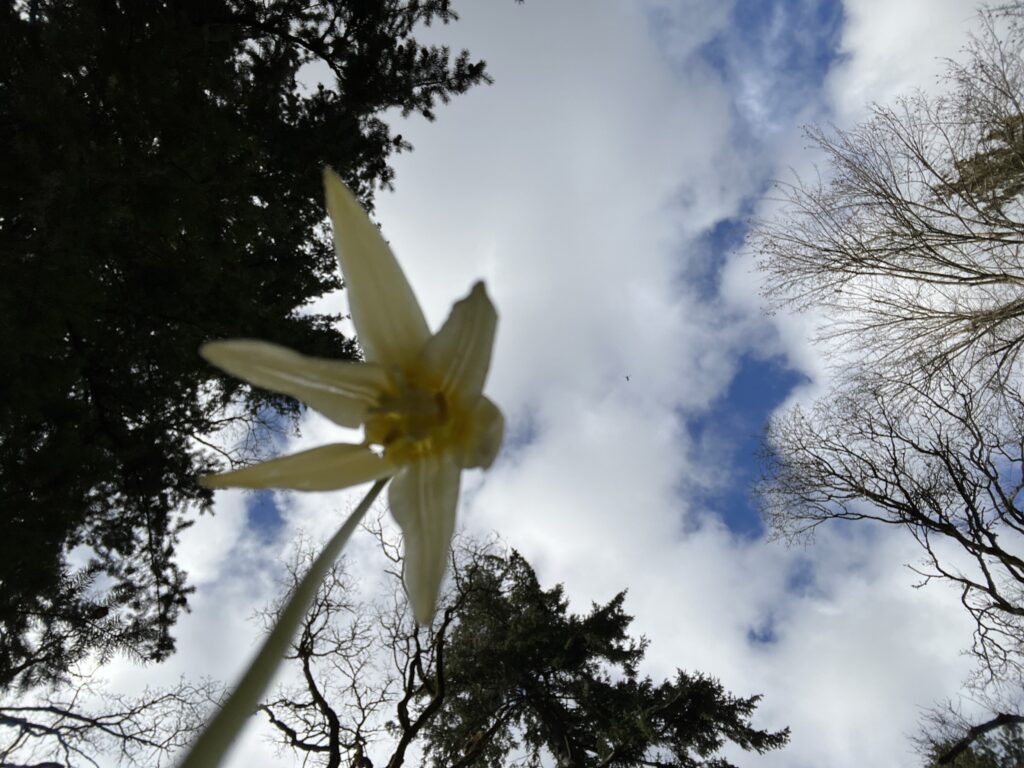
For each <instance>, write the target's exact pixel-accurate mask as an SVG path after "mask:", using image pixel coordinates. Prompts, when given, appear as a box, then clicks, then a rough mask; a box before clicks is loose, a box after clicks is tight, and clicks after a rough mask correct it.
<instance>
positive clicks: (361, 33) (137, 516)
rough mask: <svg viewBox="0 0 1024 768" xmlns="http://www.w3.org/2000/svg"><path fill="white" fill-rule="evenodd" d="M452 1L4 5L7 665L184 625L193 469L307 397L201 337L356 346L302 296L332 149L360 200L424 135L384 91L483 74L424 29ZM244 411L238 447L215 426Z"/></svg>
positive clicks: (29, 664)
mask: <svg viewBox="0 0 1024 768" xmlns="http://www.w3.org/2000/svg"><path fill="white" fill-rule="evenodd" d="M455 18H456V16H455V14H454V12H453V11H452V9H451V7H450V4H449V3H448V2H447V0H422V1H421V0H410V1H409V2H400V1H399V0H328V1H327V2H311V1H310V0H282V1H281V2H275V3H272V4H267V3H263V2H259V1H258V0H213V1H211V2H205V1H198V0H161V1H157V2H141V3H120V2H116V0H74V2H64V1H63V0H62V1H61V2H57V1H56V0H31V1H30V2H17V1H16V0H8V1H7V2H5V3H3V4H2V6H0V167H3V168H4V174H3V181H2V182H0V253H2V255H3V263H4V267H5V273H4V280H3V281H2V283H0V334H2V338H3V342H4V350H5V354H6V361H7V362H6V372H7V373H6V375H5V376H3V377H0V504H2V525H3V531H4V535H3V536H2V537H0V688H2V687H6V686H9V685H11V684H12V683H13V682H15V680H18V681H19V682H20V683H21V684H24V685H31V684H33V683H35V682H39V681H45V680H52V679H55V678H58V677H60V675H61V674H62V673H63V670H65V669H67V667H68V665H69V664H71V663H72V662H74V661H75V660H76V659H78V658H81V657H82V656H83V655H84V654H86V653H88V652H90V651H98V652H100V653H110V652H113V651H114V650H118V649H120V650H126V651H130V652H132V653H135V654H137V655H139V656H141V657H144V658H150V659H159V658H162V657H164V656H166V655H167V654H168V653H169V652H170V651H171V650H172V648H173V639H172V635H171V627H172V625H173V624H174V621H175V618H176V616H177V615H178V613H179V611H180V610H181V609H182V608H184V607H185V605H186V600H187V595H188V592H189V587H188V586H187V582H186V574H185V573H183V572H182V570H181V569H180V568H179V567H178V565H177V564H176V561H175V544H176V541H177V537H178V534H179V533H180V531H181V530H182V528H183V527H184V526H186V525H188V523H189V519H190V516H191V515H192V514H193V513H194V511H195V510H201V509H205V508H206V507H208V505H209V502H210V500H211V495H210V492H209V491H207V490H204V489H202V488H200V487H199V486H197V485H196V482H195V479H196V476H197V474H199V473H201V472H204V471H209V470H211V469H214V468H215V467H216V465H218V464H222V463H223V462H224V461H229V462H235V461H239V460H245V459H246V458H247V455H248V454H250V453H251V448H252V446H253V444H254V443H253V440H254V439H255V438H259V437H260V436H261V430H262V431H263V433H265V430H266V429H267V428H268V427H270V428H274V427H280V426H281V424H282V423H286V421H285V422H282V418H284V419H287V418H288V417H294V416H295V415H296V414H297V413H298V407H299V406H298V405H297V404H295V403H294V402H292V401H290V400H288V399H287V398H283V397H276V396H273V395H270V394H267V393H263V392H257V391H251V390H248V389H245V388H243V387H241V386H240V385H239V384H238V383H237V382H235V381H232V380H231V379H230V378H227V377H223V376H221V375H220V374H218V373H217V372H216V371H215V370H213V369H211V368H210V367H208V366H206V365H205V364H204V363H203V362H202V361H201V360H200V358H199V357H198V355H197V354H196V350H197V348H198V347H199V345H200V344H201V343H202V342H204V341H207V340H209V339H214V338H222V337H237V336H253V337H259V338H262V339H268V340H272V341H276V342H280V343H282V344H285V345H288V346H291V347H296V348H300V349H302V350H304V351H306V352H309V353H313V354H319V355H322V356H325V357H341V358H352V357H354V356H356V355H357V354H358V352H357V348H356V346H355V344H354V343H353V341H352V340H351V339H347V338H345V337H343V336H342V335H341V334H340V333H339V332H338V331H337V330H336V328H335V326H334V324H333V322H334V321H335V320H336V319H337V318H336V316H330V315H323V314H311V313H308V312H304V311H303V307H304V306H305V305H306V304H308V303H309V302H310V301H311V300H312V299H315V298H317V297H319V296H321V295H322V294H324V293H325V292H327V291H330V290H333V289H337V288H339V287H340V281H339V278H338V275H337V271H336V267H335V263H334V259H333V255H332V251H331V247H330V243H329V240H328V238H327V237H326V232H325V230H324V227H323V219H324V214H323V209H322V200H321V194H322V193H321V188H320V173H321V168H322V167H323V166H324V165H332V166H333V167H334V168H335V169H337V170H338V172H339V173H340V174H341V175H342V177H343V178H344V179H345V180H346V182H347V183H348V184H349V185H350V186H351V187H352V189H353V190H355V191H356V193H357V194H358V195H359V196H360V197H361V199H362V200H363V202H364V203H366V204H367V205H369V204H370V203H371V202H372V193H373V189H374V187H375V186H380V185H385V186H386V185H389V184H390V183H391V182H392V178H393V171H392V170H391V168H390V167H389V165H388V160H389V157H390V156H391V155H392V154H393V153H394V152H400V151H404V150H408V149H410V148H411V147H410V145H409V144H408V143H407V142H406V141H405V140H403V139H402V138H401V136H399V135H396V134H394V133H393V131H392V128H391V127H390V126H389V125H388V124H387V123H386V122H384V120H383V118H382V114H383V113H384V111H385V110H396V111H398V112H400V113H401V114H403V115H408V114H411V113H419V114H421V115H423V116H425V117H427V118H433V116H434V110H435V108H436V105H437V104H438V102H446V101H448V99H449V98H450V97H451V96H453V95H456V94H460V93H463V92H465V91H466V90H468V89H469V88H471V87H472V86H474V85H476V84H479V83H482V82H486V81H488V80H489V78H488V76H487V74H486V72H485V65H484V63H483V62H482V61H473V60H471V59H470V57H469V54H468V53H467V52H466V51H463V52H461V53H459V54H457V55H456V54H453V53H452V52H451V51H450V50H449V49H448V48H446V47H440V46H432V45H421V44H419V43H418V42H417V41H416V39H415V38H414V37H413V35H414V34H415V33H417V30H419V29H421V28H422V26H423V25H426V24H430V23H431V22H432V21H440V22H445V23H447V22H449V21H451V20H453V19H455ZM307 65H317V66H320V67H322V68H324V71H329V72H331V76H330V77H331V78H333V81H334V82H333V84H331V85H329V86H326V87H325V86H323V85H316V86H311V85H310V82H309V79H308V78H309V77H312V76H313V75H311V74H310V73H311V71H312V70H310V69H308V68H306V67H307ZM304 68H306V69H304ZM231 429H234V430H235V431H234V432H230V431H229V433H228V434H230V435H232V436H233V437H234V438H235V439H237V440H238V447H237V449H236V448H235V447H233V446H231V445H228V446H227V448H223V447H220V446H215V445H214V444H211V443H210V442H209V441H208V440H207V439H206V438H207V436H209V435H211V434H212V433H215V432H218V431H222V432H223V430H231ZM263 436H264V437H265V434H263ZM246 437H247V438H248V440H246V439H244V438H246ZM258 443H259V441H258V440H256V444H257V445H258ZM72 550H76V551H77V553H78V554H80V555H81V556H80V557H78V558H77V559H75V560H70V559H69V552H71V551H72Z"/></svg>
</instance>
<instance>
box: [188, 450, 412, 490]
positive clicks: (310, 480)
mask: <svg viewBox="0 0 1024 768" xmlns="http://www.w3.org/2000/svg"><path fill="white" fill-rule="evenodd" d="M394 473H395V467H394V465H393V464H390V463H388V462H386V461H384V459H382V458H380V457H379V456H378V455H377V454H375V453H374V452H373V451H371V450H370V449H369V448H366V447H365V446H362V445H345V444H340V443H339V444H335V445H324V446H321V447H319V448H312V449H310V450H308V451H302V452H300V453H294V454H292V455H291V456H282V457H281V458H279V459H271V460H270V461H264V462H262V463H260V464H253V465H252V466H251V467H244V468H243V469H236V470H234V471H232V472H224V473H223V474H220V475H205V476H203V477H202V478H200V480H199V482H200V483H202V484H203V485H205V486H206V487H207V488H291V489H293V490H296V491H336V490H339V489H341V488H348V487H349V486H352V485H359V484H360V483H366V482H369V481H370V480H379V479H380V478H382V477H387V476H388V475H392V474H394Z"/></svg>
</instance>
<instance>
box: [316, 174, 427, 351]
mask: <svg viewBox="0 0 1024 768" xmlns="http://www.w3.org/2000/svg"><path fill="white" fill-rule="evenodd" d="M324 189H325V191H326V193H327V212H328V214H330V217H331V222H332V223H333V225H334V247H335V251H336V252H337V254H338V263H339V264H340V266H341V274H342V277H343V278H344V279H345V287H346V289H347V290H348V302H349V307H350V308H351V311H352V322H353V323H354V324H355V327H356V334H357V336H358V340H359V343H360V344H361V345H362V347H363V351H364V352H365V353H366V359H367V360H370V361H371V362H375V363H381V364H382V365H385V366H392V365H397V366H399V367H402V368H406V367H408V366H409V364H410V363H412V362H413V361H415V360H416V356H417V355H418V354H419V351H420V350H421V349H422V348H423V345H424V344H425V343H426V341H427V339H428V338H429V337H430V331H429V329H428V328H427V321H426V320H425V319H424V317H423V310H421V309H420V305H419V302H417V301H416V296H415V294H413V292H412V288H410V287H409V281H408V280H406V279H405V274H404V273H403V272H402V268H401V267H399V266H398V262H397V261H395V257H394V255H393V254H392V253H391V248H390V247H388V244H387V243H386V242H384V238H383V237H382V236H381V234H380V230H379V229H377V227H376V226H375V225H374V224H373V222H372V221H370V218H369V217H368V216H367V215H366V212H365V211H364V210H363V208H362V206H360V205H359V202H358V201H357V200H356V199H355V197H353V196H352V193H351V192H349V191H348V189H347V188H346V187H345V185H344V183H343V182H342V181H341V179H340V178H338V174H336V173H335V172H334V171H332V170H331V169H330V168H326V169H324Z"/></svg>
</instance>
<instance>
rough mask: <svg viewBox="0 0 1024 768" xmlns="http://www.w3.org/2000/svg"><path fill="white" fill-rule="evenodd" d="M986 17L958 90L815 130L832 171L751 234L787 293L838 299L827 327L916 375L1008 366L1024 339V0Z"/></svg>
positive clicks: (865, 354)
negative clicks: (845, 125) (848, 126)
mask: <svg viewBox="0 0 1024 768" xmlns="http://www.w3.org/2000/svg"><path fill="white" fill-rule="evenodd" d="M980 20H981V28H980V32H979V33H978V35H977V36H976V37H974V38H972V40H971V43H970V44H969V46H968V48H967V51H966V53H967V63H966V64H963V65H961V64H956V63H953V62H950V63H949V64H948V68H947V73H946V74H947V79H948V81H949V85H950V86H951V87H950V90H949V92H948V94H946V95H942V96H938V97H933V96H928V95H925V94H923V93H918V94H917V95H914V96H911V97H909V98H905V99H902V100H901V101H899V102H898V103H897V105H896V106H895V107H891V108H890V107H885V106H877V105H876V106H874V107H873V109H872V116H871V118H870V119H869V120H868V121H867V122H865V123H864V124H862V125H859V126H857V127H855V128H853V129H852V130H839V129H836V128H834V127H833V128H831V129H830V130H825V129H823V128H820V127H814V128H810V129H808V131H807V135H808V137H809V138H810V140H811V141H812V143H813V144H814V145H815V146H816V147H817V148H818V149H819V150H821V152H822V153H823V155H824V157H825V159H826V161H827V166H828V167H827V171H826V172H825V173H824V174H823V175H819V177H818V178H816V179H812V180H806V179H800V178H797V179H796V180H795V182H793V183H791V184H781V185H779V190H780V192H781V198H782V199H781V201H780V202H781V203H782V208H781V211H780V213H779V214H778V215H777V216H776V217H775V218H774V219H772V220H769V221H763V222H759V223H757V224H756V225H755V227H754V228H753V230H752V234H751V237H750V239H749V245H750V247H751V249H752V250H753V251H754V252H755V253H756V254H757V255H758V256H759V263H760V266H761V268H762V269H763V271H764V273H765V274H766V288H765V291H764V292H765V296H766V298H767V300H768V302H769V305H770V306H771V307H772V308H780V307H785V306H789V307H795V308H798V309H802V308H807V307H810V306H815V307H818V308H823V309H825V310H826V311H827V316H828V322H827V324H826V325H824V326H823V328H822V329H821V330H820V337H821V339H823V340H830V341H832V342H833V343H835V342H838V343H839V344H840V345H843V344H846V345H850V346H847V347H846V348H848V349H849V348H851V347H852V348H853V349H854V350H855V351H856V354H857V356H858V358H859V359H860V360H861V361H862V362H864V363H866V364H867V367H869V368H870V367H874V368H879V369H881V370H889V369H892V368H898V369H899V370H900V371H901V378H902V380H906V379H913V380H915V381H919V380H927V379H928V378H929V377H930V376H932V375H934V374H935V372H936V371H939V370H941V369H943V368H946V367H949V366H951V365H957V366H963V367H966V368H968V369H973V370H975V371H976V372H978V373H982V374H984V376H983V378H984V377H992V376H995V377H1004V378H1005V377H1007V376H1009V375H1011V373H1012V372H1013V371H1014V370H1016V367H1015V365H1016V363H1017V360H1018V356H1019V354H1020V350H1021V348H1022V346H1024V203H1022V198H1021V193H1022V192H1024V59H1022V52H1024V3H1022V2H1019V0H1018V2H1015V3H1013V4H1011V5H1008V6H1004V7H1000V8H996V9H988V10H986V11H983V12H982V13H981V14H980Z"/></svg>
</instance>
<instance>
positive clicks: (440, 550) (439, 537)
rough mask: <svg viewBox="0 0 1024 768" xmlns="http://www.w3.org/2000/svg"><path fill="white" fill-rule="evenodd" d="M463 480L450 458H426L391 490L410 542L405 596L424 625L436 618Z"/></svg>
mask: <svg viewBox="0 0 1024 768" xmlns="http://www.w3.org/2000/svg"><path fill="white" fill-rule="evenodd" d="M459 474H460V472H459V468H458V466H456V464H455V462H454V461H452V460H451V458H450V457H449V456H446V455H443V454H442V455H433V456H427V457H424V458H422V459H419V460H417V461H414V462H412V463H411V464H407V465H406V466H405V468H404V469H403V470H402V471H401V472H400V473H399V474H398V476H397V477H395V479H394V480H392V481H391V487H390V489H389V490H388V503H389V505H390V507H391V514H392V516H393V517H394V518H395V521H396V522H397V523H398V524H399V525H400V526H401V527H402V536H403V538H404V540H405V566H404V568H405V575H404V579H405V591H406V593H407V594H408V595H409V602H410V603H411V604H412V612H413V616H415V617H416V621H417V622H418V623H419V624H423V625H426V624H429V623H430V622H431V621H432V620H433V618H434V610H435V607H436V605H437V595H438V592H440V590H441V580H442V579H443V578H444V572H445V568H446V567H447V565H448V547H449V545H450V544H451V541H452V533H453V532H454V530H455V507H456V504H457V503H458V500H459Z"/></svg>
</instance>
